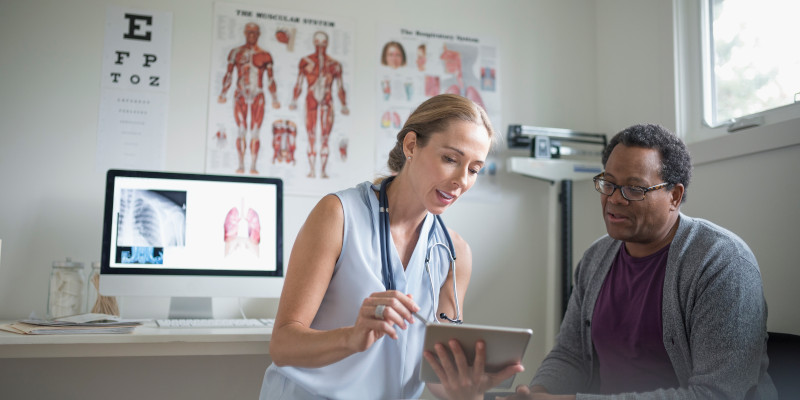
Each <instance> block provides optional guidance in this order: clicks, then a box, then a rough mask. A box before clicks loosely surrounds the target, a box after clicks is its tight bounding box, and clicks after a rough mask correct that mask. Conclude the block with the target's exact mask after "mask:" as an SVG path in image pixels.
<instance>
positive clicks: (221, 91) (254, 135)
mask: <svg viewBox="0 0 800 400" xmlns="http://www.w3.org/2000/svg"><path fill="white" fill-rule="evenodd" d="M353 40H354V36H353V25H352V23H351V22H350V21H347V20H342V19H341V18H336V17H330V16H319V15H308V14H304V13H298V12H293V11H283V10H275V9H271V8H262V7H258V6H255V5H239V4H229V3H215V4H214V22H213V40H212V55H211V74H210V82H209V106H208V126H207V132H206V139H207V151H206V172H207V173H215V174H226V175H233V174H244V175H252V176H259V175H260V176H271V177H278V178H282V179H283V180H284V183H285V187H286V192H287V193H293V194H324V193H328V192H331V191H335V190H340V189H341V188H344V187H348V186H352V185H353V184H354V182H356V181H357V180H358V175H353V174H354V172H355V171H353V168H347V166H348V160H347V159H348V151H347V150H348V143H349V141H350V140H352V138H350V137H349V135H350V134H351V132H352V131H353V129H352V128H351V125H352V122H351V110H350V109H349V107H348V99H349V96H350V95H351V94H350V88H351V86H352V82H353V76H354V72H353V65H354V61H353ZM369 156H370V157H371V156H372V155H369Z"/></svg>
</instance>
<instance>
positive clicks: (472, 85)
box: [375, 27, 505, 199]
mask: <svg viewBox="0 0 800 400" xmlns="http://www.w3.org/2000/svg"><path fill="white" fill-rule="evenodd" d="M379 33H380V34H379V35H378V49H377V50H378V57H376V60H375V61H376V62H377V63H378V64H379V65H378V69H377V70H378V75H377V85H376V87H377V88H378V93H377V101H376V104H378V115H377V118H376V119H375V121H376V124H377V125H378V132H379V133H378V137H377V138H376V140H375V151H376V154H377V157H376V163H377V165H376V168H377V170H378V171H381V173H384V174H386V173H388V168H387V167H386V165H385V163H386V158H387V157H386V156H387V155H388V154H389V151H390V150H391V149H392V147H394V144H395V141H396V139H397V138H396V135H397V132H399V131H400V128H402V126H403V123H405V120H406V119H407V118H408V116H409V114H411V112H412V111H413V110H414V108H415V107H416V106H418V105H419V104H420V103H422V102H423V101H425V100H426V99H428V98H430V97H432V96H435V95H437V94H441V93H454V94H460V95H462V96H465V97H467V98H469V99H471V100H473V101H474V102H476V103H478V104H480V105H481V106H483V108H484V109H485V110H486V112H487V113H488V114H489V118H490V119H491V120H492V124H493V126H494V128H495V131H496V133H497V134H498V135H504V132H505V130H504V129H503V128H502V125H501V123H502V122H501V121H500V113H501V109H500V89H499V85H498V83H499V76H498V72H499V67H498V61H499V55H498V54H497V52H498V50H497V46H496V45H495V44H494V43H493V41H492V40H490V39H487V38H481V37H477V36H476V35H472V34H468V33H463V32H462V33H449V32H440V31H436V30H426V29H416V28H410V27H399V28H398V27H395V28H392V27H384V28H381V31H380V32H379ZM486 161H487V162H486V167H484V168H483V169H482V170H481V176H480V177H479V178H478V180H477V183H476V184H475V186H474V187H473V188H472V190H471V191H472V192H479V193H482V195H480V196H476V195H475V193H473V194H472V195H470V196H467V197H465V198H473V199H475V198H481V197H483V198H486V197H492V195H491V194H492V193H495V195H496V194H497V193H499V191H497V190H495V189H494V188H493V185H494V184H495V183H496V182H495V175H496V174H497V171H498V168H499V165H498V161H497V160H496V158H495V157H494V156H493V155H492V154H490V155H489V157H488V158H487V160H486Z"/></svg>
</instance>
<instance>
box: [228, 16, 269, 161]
mask: <svg viewBox="0 0 800 400" xmlns="http://www.w3.org/2000/svg"><path fill="white" fill-rule="evenodd" d="M260 35H261V30H260V28H259V27H258V25H257V24H255V23H252V22H251V23H248V24H247V25H245V26H244V37H245V44H243V45H241V46H239V47H236V48H234V49H233V50H231V52H230V53H229V54H228V68H227V71H226V72H225V77H224V78H223V79H222V92H221V93H220V95H219V99H217V101H218V102H219V103H225V102H226V101H227V99H226V98H225V93H226V92H227V91H228V89H229V88H230V87H231V84H232V83H233V73H234V70H235V71H236V75H237V76H236V90H235V91H234V94H233V97H234V104H233V117H234V119H235V120H236V127H237V130H238V136H237V138H236V151H237V153H238V156H239V167H238V168H237V170H236V172H237V173H240V174H241V173H244V156H245V150H246V148H247V132H248V131H249V132H250V157H251V158H250V173H251V174H258V170H257V169H256V160H257V159H258V149H259V147H260V145H261V141H260V139H259V131H260V129H261V124H262V122H263V121H264V103H265V100H264V73H266V75H267V82H266V84H267V87H268V88H269V92H270V95H271V96H272V108H275V109H277V108H280V106H281V104H280V102H278V97H277V95H276V90H277V88H276V85H275V81H274V80H273V75H272V65H273V60H272V55H270V53H269V52H267V51H266V50H264V49H262V48H261V47H259V46H258V38H259V36H260ZM248 113H249V114H250V120H249V121H248V119H247V117H248Z"/></svg>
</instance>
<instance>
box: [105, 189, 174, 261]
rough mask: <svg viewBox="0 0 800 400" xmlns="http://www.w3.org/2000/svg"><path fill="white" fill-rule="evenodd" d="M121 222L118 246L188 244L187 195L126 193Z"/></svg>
mask: <svg viewBox="0 0 800 400" xmlns="http://www.w3.org/2000/svg"><path fill="white" fill-rule="evenodd" d="M117 218H118V224H117V246H126V247H128V246H130V247H161V248H163V247H167V246H184V245H185V244H186V192H185V191H171V190H141V189H122V190H121V199H120V204H119V215H118V216H117Z"/></svg>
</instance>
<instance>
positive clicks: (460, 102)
mask: <svg viewBox="0 0 800 400" xmlns="http://www.w3.org/2000/svg"><path fill="white" fill-rule="evenodd" d="M453 120H460V121H467V122H472V123H475V124H478V125H482V126H483V127H484V128H486V132H488V134H489V140H490V141H491V142H492V144H494V141H495V136H496V135H495V132H494V128H493V127H492V123H491V122H490V121H489V116H488V115H487V114H486V111H485V110H484V109H483V107H481V106H479V105H478V104H476V103H475V102H473V101H472V100H470V99H468V98H466V97H463V96H459V95H456V94H440V95H437V96H433V97H431V98H430V99H428V100H425V102H423V103H422V104H420V105H419V107H417V109H416V110H414V112H412V113H411V115H410V116H409V117H408V119H407V120H406V123H405V125H403V129H401V130H400V132H398V133H397V142H395V145H394V148H393V149H392V151H390V152H389V160H388V161H387V162H386V164H387V166H388V167H389V170H390V171H392V172H393V173H395V174H396V173H399V172H400V171H401V170H402V169H403V166H404V165H405V163H406V156H405V153H404V152H403V140H405V137H406V135H407V134H408V132H414V133H416V134H417V145H418V146H420V147H425V145H427V144H428V141H429V140H430V138H431V135H433V134H436V133H439V132H444V131H445V130H447V128H448V127H449V125H450V122H451V121H453Z"/></svg>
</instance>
